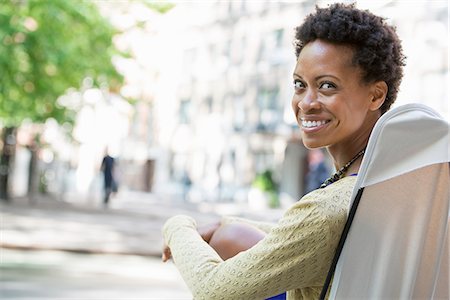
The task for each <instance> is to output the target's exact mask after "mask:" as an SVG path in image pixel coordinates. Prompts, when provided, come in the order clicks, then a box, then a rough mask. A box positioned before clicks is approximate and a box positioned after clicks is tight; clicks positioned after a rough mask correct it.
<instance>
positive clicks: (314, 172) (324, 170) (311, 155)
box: [304, 149, 331, 194]
mask: <svg viewBox="0 0 450 300" xmlns="http://www.w3.org/2000/svg"><path fill="white" fill-rule="evenodd" d="M330 174H331V170H330V168H329V167H328V166H327V163H326V161H325V155H324V154H323V152H322V149H311V150H309V152H308V171H307V173H306V176H305V192H304V194H307V193H309V192H311V191H314V190H316V189H318V188H319V187H320V185H321V184H322V183H323V182H324V181H325V180H326V179H327V178H328V177H329V176H330Z"/></svg>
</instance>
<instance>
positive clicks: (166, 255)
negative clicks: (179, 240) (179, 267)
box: [162, 243, 172, 262]
mask: <svg viewBox="0 0 450 300" xmlns="http://www.w3.org/2000/svg"><path fill="white" fill-rule="evenodd" d="M171 258H172V253H171V252H170V248H169V246H167V244H166V243H164V246H163V250H162V261H163V262H166V261H168V260H169V259H171Z"/></svg>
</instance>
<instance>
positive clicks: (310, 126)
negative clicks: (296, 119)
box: [301, 119, 330, 129]
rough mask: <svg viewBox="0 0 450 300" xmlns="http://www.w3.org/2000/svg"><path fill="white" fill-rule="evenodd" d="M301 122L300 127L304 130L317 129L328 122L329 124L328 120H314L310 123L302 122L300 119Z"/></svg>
mask: <svg viewBox="0 0 450 300" xmlns="http://www.w3.org/2000/svg"><path fill="white" fill-rule="evenodd" d="M301 121H302V123H301V124H302V127H303V128H304V129H315V128H319V127H321V126H323V125H325V124H327V123H328V122H330V120H314V121H311V120H304V119H301Z"/></svg>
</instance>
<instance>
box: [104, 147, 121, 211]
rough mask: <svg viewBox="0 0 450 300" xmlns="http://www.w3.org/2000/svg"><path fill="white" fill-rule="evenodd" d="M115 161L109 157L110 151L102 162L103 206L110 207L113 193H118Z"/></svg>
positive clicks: (106, 152)
mask: <svg viewBox="0 0 450 300" xmlns="http://www.w3.org/2000/svg"><path fill="white" fill-rule="evenodd" d="M114 168H115V160H114V158H113V157H112V156H110V155H109V153H108V150H106V151H105V156H104V157H103V160H102V165H101V171H102V172H103V179H104V182H103V205H104V207H107V206H108V203H109V199H110V197H111V193H113V192H116V191H117V188H116V182H115V179H114Z"/></svg>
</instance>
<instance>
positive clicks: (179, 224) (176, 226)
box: [163, 215, 197, 246]
mask: <svg viewBox="0 0 450 300" xmlns="http://www.w3.org/2000/svg"><path fill="white" fill-rule="evenodd" d="M183 227H187V228H192V229H195V230H197V222H195V220H194V219H193V218H192V217H189V216H184V215H178V216H174V217H171V218H170V219H168V220H167V221H166V223H165V224H164V226H163V236H164V240H165V241H166V243H167V245H169V246H170V239H171V238H172V235H173V233H175V232H176V231H177V230H180V229H182V228H183Z"/></svg>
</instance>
